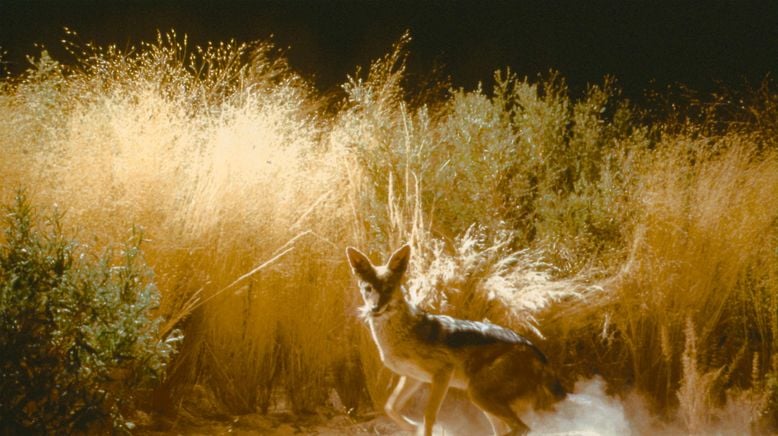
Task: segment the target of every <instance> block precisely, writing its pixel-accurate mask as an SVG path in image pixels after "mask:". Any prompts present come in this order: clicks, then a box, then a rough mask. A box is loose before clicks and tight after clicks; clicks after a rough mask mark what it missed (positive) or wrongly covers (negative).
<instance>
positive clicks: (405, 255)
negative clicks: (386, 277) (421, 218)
mask: <svg viewBox="0 0 778 436" xmlns="http://www.w3.org/2000/svg"><path fill="white" fill-rule="evenodd" d="M410 259H411V246H410V245H408V244H405V245H403V246H402V247H400V248H398V249H397V251H395V252H394V253H392V257H390V258H389V262H388V263H387V264H386V266H387V267H388V268H389V270H391V271H392V272H393V273H395V274H402V273H404V272H405V270H406V269H407V268H408V261H409V260H410Z"/></svg>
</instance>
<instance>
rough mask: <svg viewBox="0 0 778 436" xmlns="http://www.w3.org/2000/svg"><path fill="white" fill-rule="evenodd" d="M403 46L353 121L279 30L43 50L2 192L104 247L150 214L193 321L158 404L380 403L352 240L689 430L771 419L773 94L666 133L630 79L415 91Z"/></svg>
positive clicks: (448, 306)
mask: <svg viewBox="0 0 778 436" xmlns="http://www.w3.org/2000/svg"><path fill="white" fill-rule="evenodd" d="M72 38H75V37H72ZM407 38H408V37H404V38H402V39H401V41H400V42H399V43H398V45H397V46H396V47H394V49H393V50H392V51H390V53H389V54H388V55H387V56H386V57H385V58H383V59H380V60H378V61H376V62H375V63H374V64H373V65H372V66H371V68H370V69H369V71H368V72H367V75H366V76H365V75H362V74H361V73H360V72H357V74H356V75H355V76H354V77H350V78H349V79H348V80H347V81H346V84H345V85H344V87H343V90H344V94H343V95H344V99H343V100H342V101H341V102H340V104H339V105H338V106H337V108H336V109H335V110H334V111H331V112H325V111H324V110H323V108H324V107H325V105H324V104H322V102H321V101H320V100H319V97H318V96H317V95H316V94H315V93H314V92H313V91H312V89H311V88H310V86H309V85H308V84H307V83H306V82H305V81H304V80H303V79H301V78H300V77H298V76H297V75H296V74H295V73H294V72H293V71H291V70H290V69H289V68H288V66H287V65H286V64H285V62H284V59H283V56H282V54H280V53H279V52H278V51H277V50H275V49H274V48H272V46H270V45H268V44H248V45H245V44H243V45H242V44H237V43H228V44H220V45H213V46H209V47H205V48H202V49H200V48H189V47H187V45H186V40H185V38H177V37H176V36H175V35H168V36H160V38H159V40H158V41H156V42H154V43H151V44H146V45H143V46H142V47H140V48H138V49H137V50H134V51H130V52H127V53H125V52H121V51H119V50H118V49H116V48H115V47H107V48H100V47H94V46H90V45H88V44H87V45H85V46H84V47H83V48H81V47H78V46H76V45H74V44H73V45H71V47H72V49H73V51H74V54H75V55H76V58H77V59H79V62H78V63H77V64H76V65H73V66H70V67H67V68H65V67H62V66H61V65H59V64H58V63H57V62H55V61H53V60H51V59H50V58H48V56H47V55H46V54H45V53H44V54H42V55H41V56H40V57H38V58H37V59H35V60H34V64H33V66H32V67H31V68H30V70H29V71H28V73H26V74H25V75H23V76H22V77H17V78H11V79H6V80H5V82H4V83H3V85H2V87H1V88H0V89H1V90H2V93H1V95H0V112H2V114H3V116H2V117H0V130H1V131H2V133H3V134H2V136H0V137H2V140H0V147H2V151H3V155H4V159H3V160H2V161H0V174H1V175H2V179H3V181H4V182H3V185H2V193H1V195H3V196H7V195H8V194H9V192H11V190H12V189H13V188H14V187H15V186H17V185H25V186H27V188H28V190H29V191H30V192H31V194H32V196H33V197H34V198H35V200H36V202H38V203H41V204H43V205H45V206H47V207H50V206H52V205H54V204H57V205H59V208H60V209H62V210H64V211H66V215H65V219H66V223H67V225H69V226H71V227H75V228H77V229H78V231H79V232H80V234H81V235H82V239H87V240H91V239H95V240H97V241H110V240H115V239H117V238H119V237H121V236H122V235H124V234H126V229H128V228H129V227H130V226H132V225H133V224H138V225H141V226H142V227H143V228H144V229H145V235H146V236H147V238H148V239H149V241H147V242H146V243H145V245H144V246H145V247H146V251H147V253H146V258H147V259H148V261H149V263H150V264H151V265H153V266H154V269H155V272H156V281H157V283H158V286H159V288H160V289H161V291H162V292H163V301H162V306H161V308H160V311H161V312H162V313H163V314H164V315H165V316H166V317H168V319H170V320H171V321H170V323H169V325H168V327H172V326H173V325H174V324H176V325H178V326H180V327H183V329H184V331H185V334H186V339H185V342H184V344H183V346H182V349H181V350H180V353H179V356H178V359H177V362H176V364H175V365H174V366H173V367H172V368H171V370H170V371H169V376H168V381H167V383H166V384H165V386H163V387H161V388H160V390H159V393H158V394H159V395H158V400H160V401H161V403H160V404H176V403H175V402H176V401H177V400H176V399H177V398H179V396H180V394H182V393H184V392H185V391H186V390H187V389H188V388H189V387H191V386H192V384H194V383H200V384H202V385H204V386H207V387H208V388H209V389H210V390H212V391H213V392H214V393H215V394H216V397H217V398H218V399H219V401H220V402H221V403H222V406H223V407H224V408H225V409H226V410H228V411H230V412H231V413H244V412H252V411H255V410H263V411H266V410H268V409H269V408H270V407H273V405H274V403H276V402H277V401H278V399H279V398H284V401H287V402H288V403H289V404H290V405H291V406H292V408H293V409H294V410H295V411H297V412H307V411H314V410H316V409H317V408H319V407H322V406H323V405H324V404H325V403H326V400H327V398H328V396H329V395H330V393H331V391H332V390H333V389H334V390H336V391H337V392H338V394H339V396H340V397H341V399H342V400H343V402H344V403H345V405H346V406H347V407H348V408H356V407H359V406H360V405H362V406H366V405H367V404H366V403H368V402H372V403H373V405H380V404H381V403H382V402H383V400H384V398H385V396H386V394H387V389H388V386H389V385H390V382H391V374H390V373H388V371H386V370H385V369H383V368H382V366H381V365H380V362H379V361H378V359H377V353H376V352H375V349H374V345H373V344H372V343H371V341H370V338H369V336H368V335H367V333H366V329H365V328H364V327H363V326H362V325H360V323H359V321H358V319H357V317H356V307H357V305H358V302H357V298H358V296H357V293H356V292H355V291H354V290H353V289H352V285H351V277H350V274H349V271H348V268H347V267H346V264H345V257H344V256H343V249H344V248H345V246H347V245H357V246H359V247H360V248H363V249H364V250H366V252H368V253H370V254H371V256H373V260H374V261H378V260H380V259H382V258H383V256H385V254H386V253H388V252H389V251H390V250H391V249H393V248H395V247H396V246H398V245H399V244H400V243H402V242H403V241H409V242H410V243H411V244H412V245H413V248H414V257H413V263H412V267H411V271H410V281H409V283H408V295H409V297H410V298H411V299H413V300H414V301H415V302H417V303H418V304H421V305H422V306H425V307H427V308H431V309H434V310H438V311H443V312H447V313H451V314H454V315H456V316H462V317H468V318H472V319H483V318H488V319H490V320H492V321H495V322H499V323H502V324H506V325H510V326H512V327H513V328H516V329H517V330H520V331H522V332H524V333H527V334H529V335H531V336H533V337H534V338H536V340H538V341H539V342H540V343H541V346H542V347H543V348H544V349H546V350H548V351H549V354H551V355H552V356H553V357H554V360H555V361H557V362H560V365H564V369H563V370H562V371H563V373H564V374H565V376H566V378H567V379H568V381H570V382H572V381H574V380H575V378H576V377H577V376H579V375H587V374H590V373H591V371H592V368H595V370H596V371H597V372H599V373H601V374H602V375H603V376H604V377H605V379H606V381H607V382H608V383H610V385H611V386H612V388H613V389H615V390H621V391H626V390H628V389H634V390H636V391H637V392H639V393H640V394H642V395H645V396H646V397H647V398H649V399H650V403H651V404H652V405H653V406H654V410H655V411H659V412H663V413H664V416H672V415H673V413H674V411H677V410H679V411H680V416H682V417H683V422H684V423H685V425H686V428H687V430H689V431H702V430H700V429H705V428H709V427H706V426H709V425H710V424H711V423H716V422H718V421H716V419H714V417H715V416H714V415H715V414H716V413H718V412H716V411H715V410H720V411H721V414H722V415H721V416H724V415H723V414H725V411H727V410H729V412H726V413H729V414H730V415H731V414H732V413H731V411H732V410H733V409H732V404H736V403H737V404H746V403H747V404H751V406H748V407H750V409H748V410H750V411H752V412H753V413H752V412H749V413H748V415H749V416H750V417H751V418H753V419H755V418H756V417H755V415H758V414H759V413H762V412H764V411H766V410H768V409H769V408H770V407H772V409H771V410H773V412H774V410H775V396H776V391H778V388H776V387H775V385H776V383H775V382H774V380H776V378H777V377H778V374H776V369H775V364H774V362H775V361H776V357H775V356H776V352H778V348H777V347H778V292H777V289H778V281H777V280H776V272H777V270H776V265H778V263H777V262H776V257H775V256H776V225H775V223H776V222H778V221H777V220H778V157H777V156H776V152H775V148H774V145H773V143H772V142H770V141H772V140H773V139H771V138H772V136H770V134H769V132H771V131H772V130H770V129H772V127H771V126H773V125H774V124H775V122H774V120H775V119H778V118H776V112H775V110H774V109H772V108H773V107H774V106H775V105H774V104H772V103H771V102H773V101H774V97H773V96H772V94H770V93H769V92H768V91H765V90H764V88H763V89H762V90H760V92H761V94H759V95H760V96H761V97H759V98H760V100H755V101H756V102H755V103H753V104H752V106H751V108H750V109H752V111H751V112H752V113H753V114H755V115H754V116H752V117H751V118H749V117H748V116H743V117H741V118H738V124H732V125H731V126H728V125H726V124H722V120H720V119H714V121H716V123H717V124H716V128H715V129H714V128H706V124H705V123H709V122H711V119H704V120H698V121H689V122H688V123H685V124H684V123H683V122H681V123H677V124H663V123H652V124H648V123H647V122H646V121H643V118H641V115H640V112H639V111H637V110H635V108H634V107H632V106H631V105H630V104H629V103H628V102H626V101H625V100H624V99H622V98H621V97H620V96H619V93H618V87H617V86H616V84H615V82H614V81H613V80H612V79H606V80H605V81H604V83H603V84H602V85H597V86H591V87H590V88H589V89H588V91H587V92H586V94H585V95H583V96H582V97H581V98H578V99H574V98H571V97H570V96H569V92H568V90H567V88H566V86H565V84H564V80H562V79H561V78H560V77H558V76H556V75H551V76H550V77H549V78H547V79H546V80H541V81H540V82H539V83H531V82H530V81H528V80H526V79H519V78H517V77H516V76H515V75H513V74H511V73H510V72H509V71H508V72H504V73H500V74H498V76H497V83H498V85H497V86H496V87H495V89H494V90H493V92H486V91H484V90H482V89H476V90H472V91H466V90H452V91H451V92H450V93H448V94H447V96H446V97H444V98H443V100H442V101H441V100H429V101H426V102H425V101H422V102H419V101H418V100H414V99H412V98H409V97H408V96H406V92H405V90H404V88H403V80H404V79H403V77H404V76H403V71H404V48H403V47H404V44H405V43H406V42H407ZM438 98H439V97H438ZM722 126H723V127H722ZM169 330H170V328H168V329H166V331H169ZM544 338H545V339H544ZM752 394H753V395H752ZM748 395H751V396H748ZM728 398H729V399H730V402H729V403H728V404H729V406H727V405H726V404H727V399H728ZM744 398H750V399H751V400H749V401H745V400H743V399H744ZM771 398H772V399H771ZM737 401H740V402H739V403H738V402H737ZM771 401H772V402H771ZM701 402H702V403H701ZM679 404H680V408H679ZM699 404H705V407H696V406H695V405H699ZM727 407H729V409H727ZM711 408H713V409H711ZM744 408H745V406H743V407H742V408H740V410H745V409H744ZM702 409H705V410H706V411H704V412H703V411H701V410H702ZM711 410H713V411H711Z"/></svg>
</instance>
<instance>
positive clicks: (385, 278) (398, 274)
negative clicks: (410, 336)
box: [346, 245, 411, 316]
mask: <svg viewBox="0 0 778 436" xmlns="http://www.w3.org/2000/svg"><path fill="white" fill-rule="evenodd" d="M346 256H347V257H348V261H349V264H351V270H352V271H353V272H354V276H356V278H357V282H358V283H359V290H360V292H361V293H362V299H364V300H365V307H364V309H365V310H364V312H365V315H367V316H380V315H382V314H383V313H385V312H386V311H387V310H388V309H390V308H391V307H392V306H393V305H394V304H397V303H403V304H404V300H403V298H404V297H403V295H402V291H401V290H400V281H401V280H402V276H403V273H405V270H406V269H407V268H408V260H409V259H410V257H411V247H410V246H408V245H403V246H402V247H400V248H399V249H398V250H397V251H395V252H394V253H393V254H392V255H391V256H390V257H389V261H387V262H386V264H385V265H381V266H375V265H373V264H372V263H371V262H370V259H368V258H367V256H365V255H364V254H362V252H360V251H359V250H357V249H356V248H352V247H349V248H347V249H346Z"/></svg>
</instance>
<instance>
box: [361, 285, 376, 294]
mask: <svg viewBox="0 0 778 436" xmlns="http://www.w3.org/2000/svg"><path fill="white" fill-rule="evenodd" d="M362 291H364V292H365V293H367V294H369V293H371V292H373V291H375V289H373V286H372V285H369V284H367V283H363V284H362Z"/></svg>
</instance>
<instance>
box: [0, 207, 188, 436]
mask: <svg viewBox="0 0 778 436" xmlns="http://www.w3.org/2000/svg"><path fill="white" fill-rule="evenodd" d="M4 218H5V220H4V238H3V240H0V349H2V350H3V352H2V353H1V354H0V392H2V396H0V431H2V432H10V433H14V434H16V433H25V434H27V433H35V434H44V433H45V434H51V433H57V434H62V433H73V432H81V431H87V430H95V429H102V430H107V429H113V430H127V429H129V428H130V427H132V424H131V423H129V422H127V420H126V418H125V416H124V415H125V412H126V410H128V408H129V407H130V406H131V405H132V400H133V392H134V390H136V389H138V388H140V387H144V386H147V385H148V384H149V383H151V382H152V381H154V380H156V379H158V378H159V377H160V376H161V375H162V374H163V371H164V369H165V365H166V363H167V361H168V359H169V357H170V354H171V352H172V351H173V348H172V346H171V344H170V343H169V342H166V341H163V340H161V339H160V338H159V337H158V328H159V324H160V319H159V318H157V317H155V316H154V314H153V312H154V309H155V308H156V306H157V304H158V298H159V293H158V291H157V288H156V287H155V286H154V284H153V282H152V281H151V270H150V269H149V268H148V267H146V266H145V265H144V263H143V260H142V258H141V252H140V250H139V243H140V236H139V235H138V234H137V233H135V232H134V233H133V236H132V238H131V239H130V241H129V242H128V243H127V244H126V245H125V246H124V247H123V248H122V249H121V250H119V251H116V252H115V251H114V250H111V249H108V250H106V251H105V253H104V254H103V255H102V256H101V257H99V258H94V257H91V256H89V255H88V254H87V252H86V250H85V247H84V246H81V245H78V244H76V243H75V242H73V241H70V240H68V239H66V238H65V236H64V235H63V233H62V228H61V225H60V223H59V218H58V217H57V216H54V217H53V218H52V219H50V220H47V223H46V224H47V225H46V226H39V225H37V223H36V221H37V217H36V214H35V211H34V210H33V208H32V206H31V204H30V202H29V201H28V199H27V198H26V196H25V195H24V194H23V193H20V194H17V196H16V199H15V201H14V203H13V204H12V205H11V206H10V207H6V214H5V217H4Z"/></svg>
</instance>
